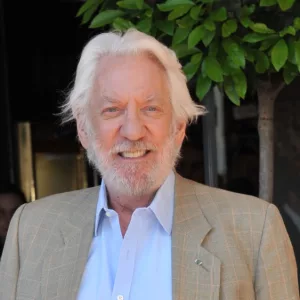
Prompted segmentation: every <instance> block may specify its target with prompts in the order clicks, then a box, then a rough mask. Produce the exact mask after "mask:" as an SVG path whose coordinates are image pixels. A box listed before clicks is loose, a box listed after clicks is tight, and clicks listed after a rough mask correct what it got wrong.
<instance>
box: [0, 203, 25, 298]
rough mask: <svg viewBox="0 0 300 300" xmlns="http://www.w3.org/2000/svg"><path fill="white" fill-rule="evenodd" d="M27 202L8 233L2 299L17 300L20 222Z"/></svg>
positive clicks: (0, 277) (0, 268) (0, 275)
mask: <svg viewBox="0 0 300 300" xmlns="http://www.w3.org/2000/svg"><path fill="white" fill-rule="evenodd" d="M25 205H26V204H24V205H22V206H21V207H19V208H18V209H17V211H16V212H15V214H14V216H13V218H12V220H11V222H10V225H9V229H8V233H7V237H6V241H5V245H4V249H3V253H2V257H1V262H0V300H15V299H16V289H17V283H18V277H19V268H20V256H19V240H20V239H19V223H20V219H21V214H22V212H23V209H24V207H25Z"/></svg>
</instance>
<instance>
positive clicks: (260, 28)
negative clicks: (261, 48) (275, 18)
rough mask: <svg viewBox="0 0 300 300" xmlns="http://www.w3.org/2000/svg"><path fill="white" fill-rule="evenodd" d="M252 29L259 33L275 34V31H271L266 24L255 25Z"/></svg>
mask: <svg viewBox="0 0 300 300" xmlns="http://www.w3.org/2000/svg"><path fill="white" fill-rule="evenodd" d="M250 28H251V29H252V30H253V31H254V32H257V33H274V32H275V31H274V30H273V29H270V28H269V27H268V26H267V25H266V24H264V23H254V24H252V25H251V26H250Z"/></svg>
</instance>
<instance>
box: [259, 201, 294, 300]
mask: <svg viewBox="0 0 300 300" xmlns="http://www.w3.org/2000/svg"><path fill="white" fill-rule="evenodd" d="M255 292H256V299H257V300H282V299H285V300H299V288H298V279H297V265H296V260H295V255H294V250H293V247H292V244H291V241H290V238H289V236H288V234H287V231H286V228H285V225H284V223H283V220H282V217H281V215H280V213H279V211H278V209H277V207H276V206H275V205H273V204H270V205H269V206H268V209H267V212H266V217H265V224H264V228H263V232H262V236H261V242H260V248H259V254H258V259H257V266H256V276H255Z"/></svg>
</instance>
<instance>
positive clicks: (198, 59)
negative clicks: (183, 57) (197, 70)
mask: <svg viewBox="0 0 300 300" xmlns="http://www.w3.org/2000/svg"><path fill="white" fill-rule="evenodd" d="M202 57H203V53H202V52H199V53H196V54H194V55H193V56H192V58H191V63H192V64H194V65H197V64H200V62H201V60H202Z"/></svg>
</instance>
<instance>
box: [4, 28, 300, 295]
mask: <svg viewBox="0 0 300 300" xmlns="http://www.w3.org/2000/svg"><path fill="white" fill-rule="evenodd" d="M203 112H204V110H203V108H202V107H200V106H197V105H195V104H194V102H193V101H192V99H191V97H190V95H189V92H188V88H187V85H186V79H185V77H184V75H183V73H182V70H181V66H180V64H179V62H178V60H177V58H176V56H175V55H174V53H173V52H172V51H171V50H169V49H168V48H166V47H165V46H163V45H162V44H160V43H159V42H158V41H156V40H155V39H154V38H152V37H150V36H147V35H145V34H142V33H140V32H138V31H136V30H129V31H128V32H126V33H125V34H124V35H119V34H116V33H104V34H100V35H98V36H96V37H94V38H93V39H92V40H91V41H90V42H89V43H88V44H87V45H86V47H85V48H84V51H83V53H82V56H81V59H80V62H79V65H78V68H77V73H76V79H75V83H74V87H73V88H72V90H71V92H70V95H69V97H68V99H67V101H66V104H65V106H64V107H63V113H64V117H65V119H66V120H68V121H70V120H73V119H75V120H76V124H77V129H78V136H79V139H80V142H81V144H82V145H83V147H84V148H85V149H86V150H87V155H88V158H89V160H90V162H91V163H92V164H93V165H94V167H95V168H96V169H97V170H98V171H99V172H100V173H101V175H102V178H103V181H102V184H101V186H100V188H99V187H94V188H90V189H86V190H81V191H75V192H69V193H65V194H59V195H55V196H51V197H48V198H46V199H41V200H39V201H35V202H34V203H31V204H25V205H24V206H22V207H21V208H19V209H18V211H17V212H16V214H15V215H14V218H13V221H12V223H11V226H10V229H9V233H8V239H7V242H6V245H5V249H4V259H3V263H2V264H1V270H0V273H1V276H0V298H1V299H3V300H13V299H18V300H21V299H22V300H25V299H26V300H38V299H44V300H50V299H53V300H54V299H55V300H66V299H68V300H69V299H74V300H75V299H77V300H94V299H95V300H96V299H97V300H98V299H103V300H108V299H112V300H141V299H143V300H150V299H151V300H153V299H161V300H171V299H174V300H205V299H211V300H217V299H222V300H225V299H227V300H228V299H230V300H235V299H248V300H251V299H252V300H254V299H257V300H267V299H269V300H271V299H272V300H283V299H285V300H292V299H294V300H296V299H299V292H298V286H297V270H296V263H295V258H294V253H293V249H292V246H291V243H290V240H289V237H288V235H287V232H286V230H285V227H284V224H283V221H282V219H281V217H280V214H279V212H278V210H277V209H276V208H275V206H274V205H272V204H269V203H267V202H265V201H262V200H259V199H256V198H254V197H249V196H244V195H239V194H234V193H230V192H226V191H222V190H218V189H214V188H210V187H207V186H204V185H202V184H198V183H196V182H192V181H189V180H187V179H184V178H182V177H180V176H179V175H177V174H175V172H174V171H173V170H174V167H175V164H176V161H177V159H178V157H179V153H180V147H181V144H182V141H183V139H184V137H185V129H186V126H187V124H188V123H189V122H190V121H192V120H194V119H195V118H196V117H197V116H199V115H201V114H203Z"/></svg>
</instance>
